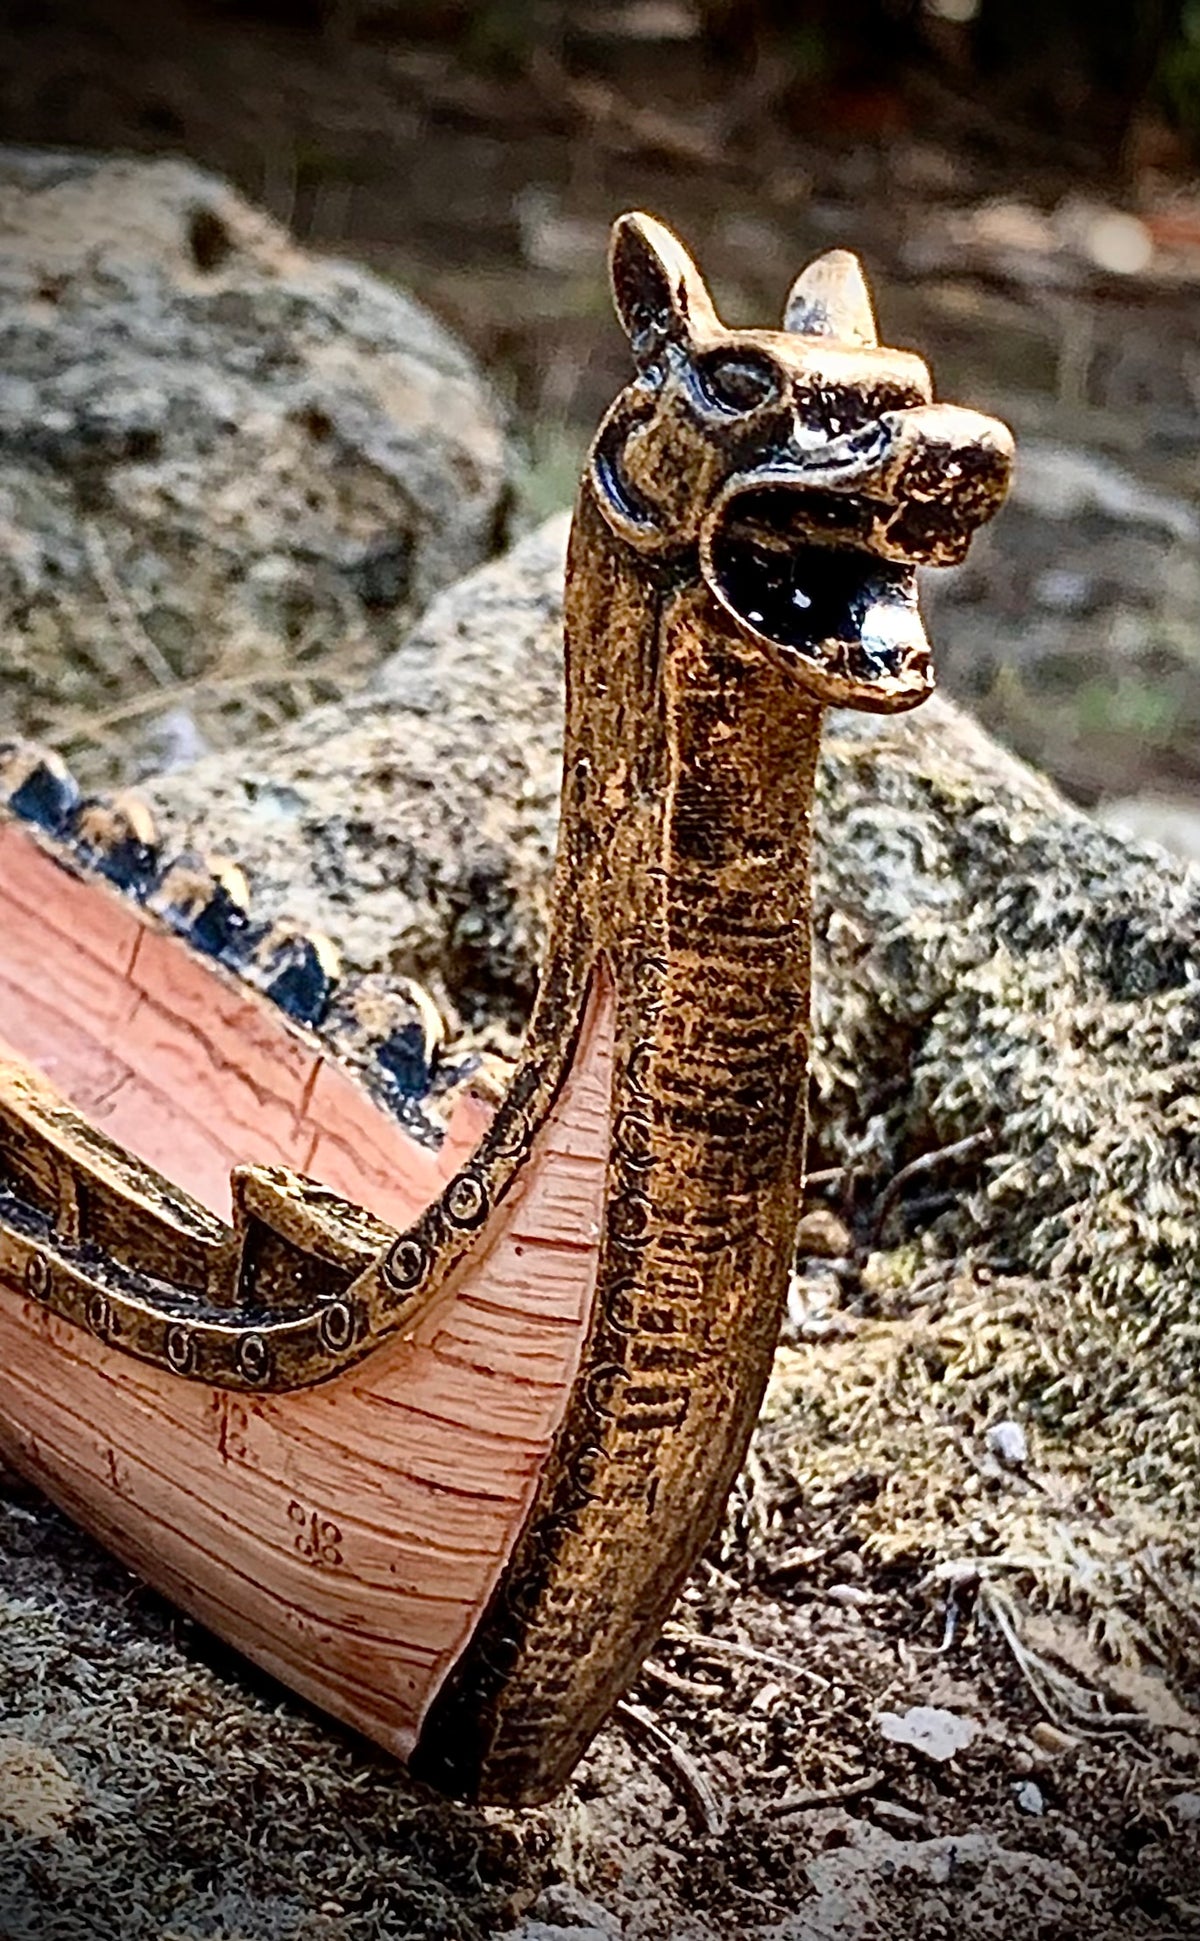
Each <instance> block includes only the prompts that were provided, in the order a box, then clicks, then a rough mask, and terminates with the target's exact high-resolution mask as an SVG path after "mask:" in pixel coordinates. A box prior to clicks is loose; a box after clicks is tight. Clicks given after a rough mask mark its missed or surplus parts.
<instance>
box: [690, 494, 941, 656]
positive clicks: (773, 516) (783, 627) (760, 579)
mask: <svg viewBox="0 0 1200 1941" xmlns="http://www.w3.org/2000/svg"><path fill="white" fill-rule="evenodd" d="M807 497H808V495H807V494H804V493H801V492H798V491H796V490H795V489H794V488H791V487H788V486H780V485H776V486H763V487H759V488H756V489H751V490H747V491H744V492H739V493H736V494H735V495H733V497H732V498H731V499H730V501H729V503H728V504H727V506H726V507H725V508H724V510H723V511H722V512H721V514H720V516H719V517H718V519H717V521H716V523H715V527H714V530H713V534H712V541H711V547H710V555H709V564H710V571H711V574H712V577H713V580H714V582H715V586H716V590H717V591H718V592H719V593H720V595H721V597H722V599H723V600H724V602H725V603H726V605H727V606H728V607H729V608H730V609H731V610H732V611H733V612H734V613H735V614H736V615H737V617H738V618H739V619H740V620H742V621H744V622H745V624H746V625H747V626H749V627H752V628H753V629H754V631H755V632H756V633H758V634H761V635H762V636H763V637H764V638H766V639H768V640H771V641H774V642H775V643H776V644H777V645H778V646H780V647H787V648H791V649H792V650H793V651H795V652H797V653H801V654H804V655H805V656H806V657H807V658H809V659H810V660H817V661H820V662H821V663H822V664H823V665H825V666H826V667H828V668H829V669H830V671H831V672H832V671H836V672H840V673H844V674H846V675H848V676H849V677H850V678H852V679H859V680H880V679H883V680H887V679H889V678H892V679H894V678H895V677H897V676H899V675H901V674H902V673H903V672H904V670H905V667H906V664H907V663H908V662H909V660H910V658H911V651H912V643H911V636H910V637H909V638H908V640H905V639H904V634H905V633H906V632H907V630H905V629H901V630H899V633H898V639H897V642H896V644H894V645H893V644H891V643H889V642H887V641H885V640H883V639H881V638H880V637H879V635H878V632H877V630H872V633H871V636H870V637H869V638H868V639H867V640H864V639H863V623H864V620H865V618H866V615H867V613H868V612H869V611H870V610H871V609H872V608H875V609H879V608H887V607H891V608H897V609H900V610H901V612H908V611H911V610H912V608H913V607H914V605H915V578H914V574H913V572H912V569H911V568H910V567H907V566H901V565H894V564H892V563H891V562H890V561H887V560H881V559H879V558H877V557H875V556H874V555H873V554H871V553H868V552H866V551H864V550H863V548H862V545H861V542H860V543H858V544H856V543H855V539H854V537H852V536H851V534H850V533H849V532H843V533H842V534H840V535H839V534H836V533H834V532H832V531H831V532H830V533H829V536H828V538H825V537H824V536H822V537H821V538H814V536H813V532H812V525H813V523H814V522H813V521H812V520H811V519H810V518H809V517H807V516H806V508H805V500H806V498H807ZM846 510H847V512H848V513H849V512H850V511H851V506H850V505H849V504H848V505H847V508H846ZM822 523H824V522H822ZM839 538H840V540H841V543H840V544H839V543H838V540H839Z"/></svg>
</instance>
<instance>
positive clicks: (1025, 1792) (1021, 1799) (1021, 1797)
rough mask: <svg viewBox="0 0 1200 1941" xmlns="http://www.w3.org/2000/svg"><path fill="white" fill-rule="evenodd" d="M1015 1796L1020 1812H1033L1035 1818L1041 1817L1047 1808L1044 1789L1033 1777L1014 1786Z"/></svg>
mask: <svg viewBox="0 0 1200 1941" xmlns="http://www.w3.org/2000/svg"><path fill="white" fill-rule="evenodd" d="M1013 1798H1014V1799H1015V1800H1016V1802H1017V1807H1018V1810H1019V1811H1020V1812H1022V1813H1032V1814H1033V1816H1034V1818H1035V1819H1040V1818H1041V1816H1042V1814H1043V1813H1044V1812H1045V1810H1046V1802H1045V1800H1044V1799H1043V1797H1042V1789H1041V1787H1040V1786H1039V1785H1037V1784H1036V1783H1035V1781H1034V1780H1032V1779H1022V1780H1020V1781H1018V1783H1017V1785H1015V1786H1014V1787H1013Z"/></svg>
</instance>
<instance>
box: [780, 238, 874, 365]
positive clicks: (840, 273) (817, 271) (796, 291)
mask: <svg viewBox="0 0 1200 1941" xmlns="http://www.w3.org/2000/svg"><path fill="white" fill-rule="evenodd" d="M783 327H784V329H785V330H793V331H795V332H797V333H798V335H800V336H801V337H835V338H836V339H837V341H838V342H839V343H840V344H858V345H860V346H861V345H864V344H877V343H878V342H879V332H878V330H877V329H876V327H875V311H874V309H873V307H872V304H871V292H870V291H869V290H868V288H867V279H866V277H865V276H864V275H863V269H862V264H861V263H860V262H859V260H858V258H857V256H852V255H851V253H850V251H849V250H848V249H829V250H826V252H825V254H824V256H818V257H817V258H816V259H815V260H814V261H813V262H811V263H810V264H809V266H808V268H807V269H806V270H801V272H800V274H799V276H798V277H797V278H796V281H795V282H794V283H793V285H792V287H791V289H790V290H789V292H788V300H787V303H786V304H785V305H784V311H783Z"/></svg>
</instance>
